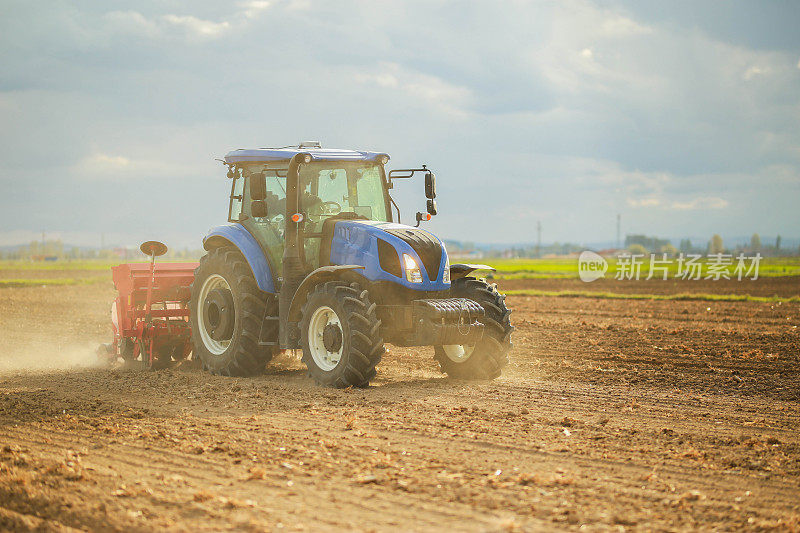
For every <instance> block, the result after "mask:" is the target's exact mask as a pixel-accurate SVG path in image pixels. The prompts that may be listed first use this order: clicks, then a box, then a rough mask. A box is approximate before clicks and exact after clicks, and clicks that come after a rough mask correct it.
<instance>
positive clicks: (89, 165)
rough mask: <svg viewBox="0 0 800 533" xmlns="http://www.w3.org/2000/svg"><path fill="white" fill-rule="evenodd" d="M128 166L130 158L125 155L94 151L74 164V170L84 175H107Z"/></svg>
mask: <svg viewBox="0 0 800 533" xmlns="http://www.w3.org/2000/svg"><path fill="white" fill-rule="evenodd" d="M130 166H131V160H130V159H128V158H127V157H124V156H120V155H109V154H103V153H94V154H91V155H88V156H86V157H84V158H83V159H81V160H80V161H79V162H78V163H77V165H76V166H75V171H76V173H77V174H78V175H81V176H85V177H108V176H111V175H113V174H114V173H119V172H122V171H124V170H126V169H127V168H128V167H130Z"/></svg>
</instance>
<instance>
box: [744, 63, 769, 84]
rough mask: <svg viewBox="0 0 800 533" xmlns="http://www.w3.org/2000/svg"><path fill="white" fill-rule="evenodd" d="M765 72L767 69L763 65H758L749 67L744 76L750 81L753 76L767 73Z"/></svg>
mask: <svg viewBox="0 0 800 533" xmlns="http://www.w3.org/2000/svg"><path fill="white" fill-rule="evenodd" d="M765 73H766V70H765V69H763V68H761V67H757V66H752V67H748V69H747V70H745V71H744V75H743V76H742V77H743V78H744V79H745V80H747V81H750V80H752V79H753V78H755V77H756V76H761V75H762V74H765Z"/></svg>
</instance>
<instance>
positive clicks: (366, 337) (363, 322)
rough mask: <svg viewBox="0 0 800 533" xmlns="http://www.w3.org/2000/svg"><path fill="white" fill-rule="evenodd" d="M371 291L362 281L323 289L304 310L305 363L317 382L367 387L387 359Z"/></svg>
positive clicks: (337, 283)
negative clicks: (382, 361)
mask: <svg viewBox="0 0 800 533" xmlns="http://www.w3.org/2000/svg"><path fill="white" fill-rule="evenodd" d="M376 307H377V306H376V305H375V304H374V303H373V302H371V301H370V299H369V293H368V291H366V290H363V289H361V287H360V286H359V285H358V284H357V283H351V284H347V283H345V282H341V281H329V282H327V283H322V284H320V285H318V286H317V287H316V288H315V289H314V290H313V291H312V292H311V293H310V294H309V295H308V300H307V301H306V303H305V305H304V306H303V319H302V321H301V324H300V327H301V332H302V344H303V362H304V363H305V364H306V367H307V368H308V372H309V375H310V376H311V377H312V378H314V379H315V380H316V381H317V383H319V384H321V385H327V386H331V387H336V388H340V389H341V388H345V387H366V386H367V385H369V381H370V380H371V379H372V378H373V377H375V365H377V364H378V362H380V360H381V356H382V355H383V352H384V348H383V338H382V337H381V333H380V326H381V321H380V320H379V319H378V317H377V315H376V314H375V309H376Z"/></svg>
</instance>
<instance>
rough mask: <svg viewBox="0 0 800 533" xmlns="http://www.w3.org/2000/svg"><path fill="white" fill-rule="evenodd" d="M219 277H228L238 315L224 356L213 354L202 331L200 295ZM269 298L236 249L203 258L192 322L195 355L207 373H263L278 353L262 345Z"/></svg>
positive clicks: (197, 272)
mask: <svg viewBox="0 0 800 533" xmlns="http://www.w3.org/2000/svg"><path fill="white" fill-rule="evenodd" d="M215 274H216V275H218V276H221V277H222V278H224V280H225V281H226V282H227V284H228V286H229V287H230V292H231V295H232V297H233V307H234V315H235V316H234V325H233V333H232V336H231V338H230V344H229V345H228V346H227V348H225V350H224V351H223V352H221V353H213V352H212V351H210V350H209V348H208V347H206V345H205V343H204V341H203V337H202V335H201V332H200V328H201V327H203V325H202V324H201V323H200V322H201V317H200V312H202V302H200V301H199V299H200V292H201V290H202V287H203V284H204V283H205V282H206V280H207V279H208V278H209V277H211V276H213V275H215ZM269 298H270V296H269V295H267V294H265V293H264V292H262V291H261V290H260V289H259V288H258V285H256V280H255V278H254V277H253V273H252V271H251V270H250V266H249V265H248V264H247V261H246V260H245V258H244V256H243V255H242V254H241V252H239V250H237V249H236V248H233V247H227V246H226V247H220V248H215V249H214V250H211V251H210V252H209V253H208V254H206V255H205V256H203V257H202V258H201V259H200V266H198V267H197V268H196V269H195V271H194V282H193V283H192V299H191V301H190V302H189V323H190V325H191V328H192V345H193V353H194V354H195V355H196V356H197V358H198V359H199V360H200V361H201V363H202V365H203V369H204V370H208V371H209V372H211V373H212V374H217V375H221V376H253V375H256V374H259V373H261V372H263V370H264V366H265V365H266V364H267V362H269V360H270V359H272V356H273V354H274V349H273V347H271V346H259V344H258V339H259V335H260V333H261V323H262V321H263V317H264V310H265V308H266V306H267V305H268V299H269Z"/></svg>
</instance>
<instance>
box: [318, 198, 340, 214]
mask: <svg viewBox="0 0 800 533" xmlns="http://www.w3.org/2000/svg"><path fill="white" fill-rule="evenodd" d="M322 205H323V206H325V211H326V212H325V213H323V214H325V215H338V214H339V213H341V212H342V204H340V203H338V202H331V201H329V202H322ZM329 206H332V209H331V208H330V207H329Z"/></svg>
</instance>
